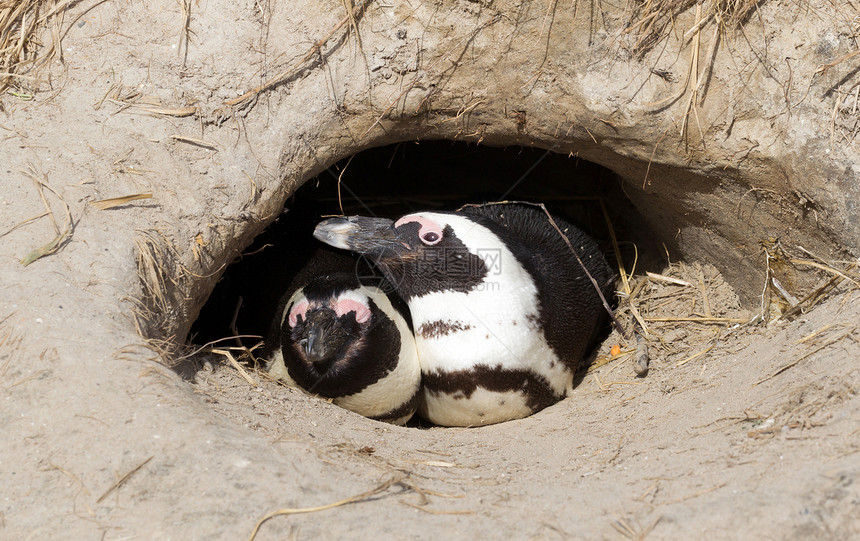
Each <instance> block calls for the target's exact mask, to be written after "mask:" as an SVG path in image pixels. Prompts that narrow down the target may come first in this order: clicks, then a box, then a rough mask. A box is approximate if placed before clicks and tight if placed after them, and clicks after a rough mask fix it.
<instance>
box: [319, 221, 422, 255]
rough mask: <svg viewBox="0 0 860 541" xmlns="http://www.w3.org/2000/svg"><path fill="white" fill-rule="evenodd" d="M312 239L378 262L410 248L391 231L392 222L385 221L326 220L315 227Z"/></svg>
mask: <svg viewBox="0 0 860 541" xmlns="http://www.w3.org/2000/svg"><path fill="white" fill-rule="evenodd" d="M314 237H316V238H317V239H318V240H321V241H322V242H324V243H326V244H329V245H331V246H334V247H335V248H341V249H343V250H352V251H353V252H358V253H360V254H366V255H370V256H374V257H376V258H380V259H387V258H392V257H398V256H399V254H401V253H402V252H403V251H404V248H405V249H409V246H408V245H407V244H405V243H404V242H403V241H402V240H400V238H399V237H398V235H397V232H396V231H395V230H394V221H392V220H388V219H386V218H367V217H364V216H347V217H345V218H329V219H328V220H325V221H323V222H320V223H319V225H317V227H316V229H315V230H314Z"/></svg>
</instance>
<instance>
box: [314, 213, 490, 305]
mask: <svg viewBox="0 0 860 541" xmlns="http://www.w3.org/2000/svg"><path fill="white" fill-rule="evenodd" d="M314 236H315V237H316V238H317V239H319V240H321V241H322V242H325V243H326V244H329V245H331V246H334V247H336V248H342V249H347V250H352V251H354V252H358V253H360V254H364V255H366V256H368V257H370V258H372V259H373V260H374V261H375V262H376V263H377V264H378V265H379V266H380V267H381V268H382V270H383V271H384V272H385V274H386V277H387V278H388V279H389V281H390V282H391V283H392V285H393V286H394V287H395V288H396V289H397V291H398V292H399V293H400V294H401V295H402V296H403V297H404V299H405V300H409V299H410V298H412V297H420V296H422V295H425V294H427V293H432V292H437V291H461V292H468V291H471V290H472V289H473V288H475V287H476V286H478V285H480V284H481V283H483V281H484V279H485V278H486V276H487V274H488V262H487V261H486V260H487V258H488V257H490V258H491V257H492V256H493V254H494V252H495V251H497V250H498V249H499V248H501V241H500V239H499V238H498V237H496V236H495V235H494V234H493V233H492V232H490V231H489V230H488V229H486V228H485V227H484V226H482V225H480V224H479V223H477V222H476V221H474V220H472V219H470V218H468V217H465V216H459V215H455V214H452V213H441V212H419V213H414V214H407V215H406V216H403V217H401V218H399V219H398V220H396V221H392V220H388V219H385V218H367V217H364V216H349V217H345V218H330V219H328V220H325V221H323V222H321V223H320V224H319V225H318V226H317V227H316V230H315V231H314Z"/></svg>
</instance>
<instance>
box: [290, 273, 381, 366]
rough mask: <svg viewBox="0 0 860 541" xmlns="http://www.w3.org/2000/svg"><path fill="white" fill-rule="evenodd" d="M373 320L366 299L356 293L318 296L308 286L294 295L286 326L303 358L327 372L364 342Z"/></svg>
mask: <svg viewBox="0 0 860 541" xmlns="http://www.w3.org/2000/svg"><path fill="white" fill-rule="evenodd" d="M371 319H372V314H371V310H370V306H369V305H368V302H367V299H366V297H364V296H363V295H361V294H360V293H359V292H357V291H356V290H346V291H340V292H338V291H336V290H334V291H328V292H326V294H323V295H318V294H314V292H313V291H308V290H307V287H306V288H304V289H303V290H300V291H298V292H297V294H296V295H294V297H293V299H292V302H291V303H290V305H289V312H288V314H287V316H286V318H285V320H286V321H285V322H284V323H286V324H287V325H288V327H289V337H290V340H291V341H292V342H293V344H294V348H295V350H296V352H297V353H298V354H299V356H300V357H301V358H303V359H304V360H305V361H306V363H307V364H309V365H312V366H315V367H316V368H317V369H318V370H319V371H320V372H325V371H327V369H328V368H330V367H331V365H332V364H333V363H336V362H337V361H338V360H340V359H343V358H344V352H346V351H348V350H349V349H350V348H351V347H352V345H353V344H354V343H355V342H356V341H357V340H360V339H361V337H362V336H363V335H364V334H365V331H366V329H367V328H368V327H369V326H370V324H371ZM285 330H286V329H285Z"/></svg>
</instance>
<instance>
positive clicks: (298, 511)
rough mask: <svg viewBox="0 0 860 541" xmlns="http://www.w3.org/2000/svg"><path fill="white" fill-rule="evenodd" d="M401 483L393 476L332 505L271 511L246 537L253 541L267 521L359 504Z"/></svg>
mask: <svg viewBox="0 0 860 541" xmlns="http://www.w3.org/2000/svg"><path fill="white" fill-rule="evenodd" d="M401 481H403V476H394V477H392V478H390V479H388V480H387V481H385V482H383V483H382V484H380V485H379V486H377V487H376V488H374V489H372V490H368V491H367V492H362V493H361V494H357V495H355V496H351V497H349V498H346V499H343V500H338V501H336V502H333V503H330V504H327V505H320V506H317V507H298V508H285V509H278V510H277V511H272V512H271V513H269V514H267V515H266V516H264V517H263V518H261V519H260V520H258V521H257V524H256V525H255V526H254V529H253V530H252V531H251V535H250V536H249V537H248V541H254V539H255V538H256V537H257V533H258V532H259V531H260V526H262V525H263V523H265V522H266V521H267V520H269V519H271V518H274V517H277V516H281V515H298V514H301V513H317V512H319V511H327V510H328V509H334V508H335V507H340V506H343V505H349V504H351V503H357V502H360V501H362V500H367V499H368V498H372V497H373V496H376V495H377V494H380V493H382V492H385V491H386V490H388V489H389V488H391V487H392V486H394V485H396V484H398V483H400V482H401Z"/></svg>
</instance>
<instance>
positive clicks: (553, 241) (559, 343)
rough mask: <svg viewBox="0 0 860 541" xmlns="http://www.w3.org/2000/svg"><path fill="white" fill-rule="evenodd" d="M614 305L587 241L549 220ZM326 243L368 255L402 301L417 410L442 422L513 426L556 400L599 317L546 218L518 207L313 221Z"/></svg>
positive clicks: (610, 279)
mask: <svg viewBox="0 0 860 541" xmlns="http://www.w3.org/2000/svg"><path fill="white" fill-rule="evenodd" d="M554 219H555V221H556V223H557V225H558V227H559V228H560V229H561V231H563V232H564V233H565V235H566V236H567V237H568V239H569V240H570V242H571V244H572V246H573V247H574V249H575V250H576V253H577V255H578V256H579V258H580V259H581V261H582V262H583V264H584V265H585V266H586V267H587V268H588V271H589V273H590V274H591V276H592V277H593V278H594V279H595V280H596V282H597V284H599V287H600V288H601V290H602V292H603V294H604V296H605V297H606V298H607V299H611V295H612V290H613V287H612V286H613V285H614V275H613V272H612V271H611V269H610V267H609V265H608V264H607V263H606V260H605V259H604V257H603V255H602V254H601V252H600V250H599V249H598V247H597V245H596V243H595V242H594V241H593V240H592V239H591V238H589V237H588V236H587V235H586V234H585V233H583V232H582V231H580V230H579V229H577V228H575V227H573V226H572V225H570V224H568V223H566V222H564V221H563V220H561V219H559V218H555V217H554ZM314 236H315V237H317V238H318V239H320V240H322V241H323V242H325V243H327V244H329V245H331V246H334V247H337V248H342V249H349V250H352V251H355V252H359V253H362V254H367V255H368V256H370V257H372V258H374V259H375V260H376V262H377V264H378V265H379V267H380V268H381V269H382V270H383V272H384V273H385V274H386V277H387V278H388V280H389V281H390V282H391V283H392V285H393V286H394V287H395V288H396V289H397V291H398V293H400V295H401V296H402V297H403V299H404V300H405V301H406V302H407V303H408V305H409V310H410V313H411V315H412V323H413V327H414V330H415V342H416V346H417V349H418V358H419V360H420V363H421V371H422V381H423V387H424V392H423V399H422V402H421V405H420V406H419V412H420V414H421V415H422V416H423V417H425V418H426V419H427V420H429V421H431V422H433V423H436V424H439V425H446V426H474V425H485V424H491V423H498V422H501V421H506V420H510V419H517V418H521V417H525V416H527V415H530V414H532V413H534V412H536V411H539V410H541V409H543V408H545V407H547V406H549V405H551V404H554V403H555V402H557V401H558V400H560V399H562V398H563V397H564V396H565V395H566V394H567V393H568V392H569V391H570V390H571V388H572V382H573V376H574V372H575V371H576V368H577V365H578V363H579V362H580V360H581V359H582V358H583V357H585V355H586V354H587V352H588V350H589V348H590V347H591V345H592V343H593V341H594V339H595V338H596V336H597V335H598V334H599V332H600V330H601V329H602V326H603V325H604V322H605V318H606V312H605V310H604V307H603V304H602V301H601V299H600V296H599V295H598V293H597V290H596V288H595V287H594V285H593V283H592V282H591V280H590V279H589V278H588V276H587V275H586V273H585V272H584V271H583V269H582V265H580V263H579V262H578V261H577V259H576V258H575V257H574V256H573V254H571V252H570V248H569V247H568V246H567V244H566V243H565V242H564V240H563V239H562V237H561V236H560V235H559V233H558V231H557V230H556V229H555V228H554V227H553V226H552V225H551V223H550V221H549V220H548V219H547V216H546V215H545V214H544V213H543V212H542V211H541V210H538V209H536V208H533V207H531V206H527V205H520V204H504V205H502V204H499V205H486V206H480V207H472V208H467V209H464V210H463V211H461V212H456V213H453V212H419V213H416V214H409V215H406V216H403V217H402V218H400V219H399V220H397V221H393V222H392V221H391V220H386V219H379V218H365V217H361V216H353V217H348V218H333V219H329V220H326V221H324V222H322V223H321V224H319V225H318V226H317V228H316V230H315V232H314Z"/></svg>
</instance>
